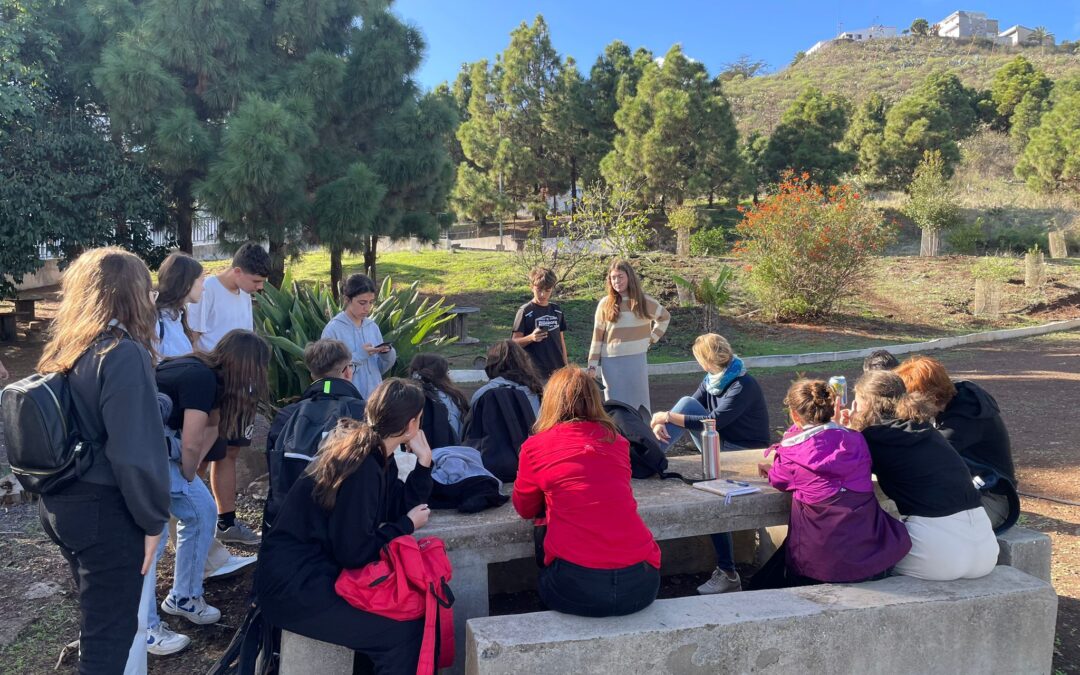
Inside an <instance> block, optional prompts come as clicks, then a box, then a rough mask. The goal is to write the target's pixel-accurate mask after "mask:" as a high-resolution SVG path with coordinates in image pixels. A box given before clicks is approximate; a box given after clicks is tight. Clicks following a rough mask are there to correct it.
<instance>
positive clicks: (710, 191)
mask: <svg viewBox="0 0 1080 675" xmlns="http://www.w3.org/2000/svg"><path fill="white" fill-rule="evenodd" d="M713 195H714V192H713V191H712V190H709V208H710V209H711V208H712V205H713Z"/></svg>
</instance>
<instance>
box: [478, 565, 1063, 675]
mask: <svg viewBox="0 0 1080 675" xmlns="http://www.w3.org/2000/svg"><path fill="white" fill-rule="evenodd" d="M1056 619H1057V596H1056V595H1055V593H1054V589H1053V588H1052V587H1051V586H1050V585H1049V584H1048V583H1046V582H1045V581H1042V580H1040V579H1036V578H1035V577H1032V576H1031V575H1028V574H1025V573H1024V572H1021V571H1020V570H1017V569H1014V568H1011V567H1005V566H999V567H997V568H996V569H995V570H994V571H993V572H991V573H990V574H989V575H988V576H985V577H983V578H981V579H963V580H959V581H947V582H940V581H937V582H935V581H922V580H920V579H914V578H912V577H891V578H889V579H883V580H881V581H874V582H868V583H863V584H835V585H834V584H826V585H822V586H807V587H803V588H791V589H783V590H770V591H756V592H749V593H731V594H724V595H708V596H694V597H686V598H673V599H670V600H657V601H656V602H654V603H653V604H652V605H650V606H649V607H647V608H646V609H644V610H642V611H640V612H638V613H636V614H633V615H630V616H624V617H611V618H606V619H589V618H584V617H577V616H570V615H567V614H560V613H558V612H535V613H532V614H516V615H508V616H494V617H486V618H476V619H472V620H471V621H469V623H468V654H467V656H466V672H467V673H469V675H511V674H513V675H517V674H518V673H575V674H578V673H581V674H591V673H596V674H598V675H599V674H601V673H603V674H607V673H619V674H620V675H623V674H634V673H643V674H644V673H678V674H679V675H692V674H699V673H700V674H701V675H705V674H709V675H712V674H713V673H752V672H768V673H797V674H799V675H802V674H804V673H950V674H951V673H1048V672H1051V671H1052V666H1051V664H1052V661H1053V653H1054V627H1055V622H1056Z"/></svg>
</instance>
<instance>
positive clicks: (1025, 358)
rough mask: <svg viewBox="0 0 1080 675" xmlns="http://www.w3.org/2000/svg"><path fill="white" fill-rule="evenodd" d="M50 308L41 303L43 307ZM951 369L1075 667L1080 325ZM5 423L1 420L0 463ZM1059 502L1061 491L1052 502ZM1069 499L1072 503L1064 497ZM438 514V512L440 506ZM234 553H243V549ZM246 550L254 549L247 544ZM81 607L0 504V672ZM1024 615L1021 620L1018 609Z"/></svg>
mask: <svg viewBox="0 0 1080 675" xmlns="http://www.w3.org/2000/svg"><path fill="white" fill-rule="evenodd" d="M47 311H48V310H47V309H46V312H47ZM30 337H31V339H30V340H22V341H20V342H17V343H15V344H14V345H0V359H2V360H3V362H4V363H5V364H6V365H7V367H8V369H9V370H10V371H12V376H13V377H16V378H17V377H21V376H24V375H27V374H29V373H30V372H31V371H32V368H33V364H34V362H35V361H36V359H37V356H38V353H39V351H40V341H39V340H37V339H34V338H35V337H36V336H30ZM934 356H936V357H937V358H940V359H941V360H942V361H944V362H945V364H946V365H947V366H948V368H949V369H950V372H951V373H952V374H953V375H954V377H956V378H962V379H971V380H975V381H977V382H979V383H980V384H981V385H983V386H984V387H985V388H986V389H987V390H989V391H990V392H991V393H992V394H993V395H994V396H995V397H996V398H997V399H998V401H999V403H1000V405H1001V408H1002V412H1003V415H1004V417H1005V420H1006V423H1007V424H1008V426H1009V430H1010V436H1011V439H1012V443H1013V454H1014V457H1015V460H1016V464H1017V467H1018V472H1019V481H1020V490H1021V492H1022V493H1024V494H1025V495H1026V496H1025V497H1024V498H1023V500H1022V504H1023V516H1022V520H1021V524H1022V525H1024V526H1025V527H1029V528H1032V529H1036V530H1039V531H1041V532H1045V533H1047V534H1048V535H1049V536H1050V537H1051V539H1052V540H1053V551H1054V552H1053V568H1052V575H1053V583H1054V587H1055V589H1056V590H1057V592H1058V595H1059V612H1058V626H1057V639H1056V643H1055V655H1054V668H1055V671H1056V672H1058V673H1080V639H1078V632H1080V506H1078V505H1076V502H1078V501H1080V461H1078V456H1077V450H1076V446H1075V443H1074V439H1075V438H1077V437H1078V436H1080V419H1078V418H1077V416H1076V415H1075V414H1074V410H1075V402H1076V401H1077V400H1080V369H1078V367H1077V366H1078V364H1080V360H1078V357H1080V333H1076V332H1072V333H1061V334H1055V335H1050V336H1044V337H1042V338H1032V339H1026V340H1015V341H1009V342H999V343H990V344H985V345H976V346H973V347H969V348H964V349H956V350H950V351H946V352H937V353H935V354H934ZM837 366H839V367H829V366H809V367H806V368H805V369H804V370H802V371H801V373H802V374H804V375H806V376H828V375H833V374H844V375H846V376H847V377H848V381H849V382H854V381H855V379H856V378H857V376H858V374H859V372H858V368H859V364H856V363H844V364H837ZM756 375H757V376H758V378H759V380H760V381H761V383H762V386H763V388H764V390H765V392H766V395H767V397H768V400H769V406H770V412H771V414H772V420H773V426H774V428H775V429H776V430H777V435H778V434H779V432H780V430H781V429H782V427H783V426H784V425H783V423H782V422H783V416H782V415H783V410H782V404H781V399H782V398H783V395H784V392H785V390H786V388H787V385H788V383H789V382H790V381H791V380H792V379H793V378H794V377H796V376H797V374H796V373H795V371H793V370H790V369H789V370H784V371H775V370H774V371H767V372H759V373H756ZM698 379H699V378H698V377H697V376H692V375H691V376H671V377H664V378H656V379H655V380H654V382H653V402H654V407H655V408H657V409H663V408H665V407H668V406H670V404H672V403H673V402H674V401H676V400H677V399H678V398H679V397H680V396H682V395H685V394H688V393H690V392H691V391H692V389H693V388H694V386H695V385H696V383H697V381H698ZM2 443H3V430H2V429H0V461H2V458H3V451H2ZM1055 500H1057V501H1055ZM1069 502H1072V503H1069ZM239 512H240V515H241V517H243V518H245V519H247V520H248V521H249V522H256V521H257V514H258V513H260V512H261V503H260V502H259V501H258V499H257V498H255V497H253V496H248V495H245V496H242V497H241V499H240V504H239ZM436 517H437V516H436ZM235 552H237V553H242V552H244V551H243V549H242V548H237V549H235ZM249 553H250V551H249ZM171 568H172V559H171V555H170V554H166V558H164V559H163V560H162V562H161V564H160V565H159V580H158V597H159V598H161V597H163V596H164V594H165V593H166V592H167V589H168V587H169V584H170V582H171ZM699 582H700V580H699V579H696V578H693V577H692V576H688V575H679V576H678V577H673V578H669V579H668V580H666V581H665V588H664V590H663V592H662V595H663V596H666V597H668V596H672V595H685V594H688V593H692V592H693V591H692V589H693V587H694V586H696V584H697V583H699ZM250 583H251V574H250V572H247V573H244V574H241V575H239V576H236V577H234V578H232V579H228V580H223V581H217V582H209V583H208V584H207V589H206V594H207V600H208V601H209V602H210V603H211V604H213V605H215V606H217V607H219V608H220V609H221V610H222V613H223V619H222V621H221V622H220V623H219V624H217V625H214V626H200V627H196V626H191V625H182V626H181V625H178V624H179V622H180V621H182V620H175V621H174V623H173V627H174V628H178V629H180V630H182V632H184V633H186V634H187V635H189V636H191V637H192V639H193V642H194V644H193V646H192V647H191V648H189V649H188V650H185V651H184V652H182V653H180V654H177V655H174V656H169V657H151V660H150V672H152V673H170V674H171V673H177V674H179V673H185V674H186V673H192V672H205V671H206V670H207V669H208V667H209V666H210V665H211V664H212V663H213V661H214V660H215V659H216V657H217V655H219V654H220V652H221V651H222V650H223V649H224V647H225V645H226V644H227V643H228V640H229V638H230V637H231V634H232V632H233V630H234V629H235V628H236V626H237V625H238V624H239V622H240V621H241V620H242V619H243V615H244V607H245V600H246V595H247V592H248V589H249V588H250ZM493 604H494V605H495V606H496V607H500V608H502V610H503V611H521V610H522V608H523V607H524V608H528V606H529V600H528V598H495V599H494V600H493ZM77 620H78V613H77V606H76V603H75V599H74V595H73V586H72V582H71V579H70V574H69V573H68V571H67V568H66V565H65V564H64V562H63V560H62V558H61V557H60V555H59V553H58V551H57V550H56V548H55V547H54V546H53V545H52V543H51V542H49V541H48V539H47V538H46V537H45V536H44V535H43V534H42V532H41V528H40V525H39V524H38V522H37V518H36V507H35V506H34V505H32V504H21V505H14V506H8V507H3V508H0V664H3V665H2V666H0V671H3V672H5V673H7V672H10V673H39V672H45V671H49V670H52V669H53V666H54V664H56V662H57V658H58V656H59V655H60V653H61V650H62V648H63V646H64V645H65V644H67V643H68V642H70V641H72V640H74V639H75V637H76V636H77V631H78V626H77ZM1018 620H1020V619H1019V618H1018ZM74 663H75V658H74V657H73V656H72V655H70V654H69V655H68V656H67V657H66V658H65V659H64V661H63V663H62V664H61V666H60V668H59V672H73V670H74Z"/></svg>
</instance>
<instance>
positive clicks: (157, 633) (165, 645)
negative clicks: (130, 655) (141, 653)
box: [146, 621, 191, 656]
mask: <svg viewBox="0 0 1080 675" xmlns="http://www.w3.org/2000/svg"><path fill="white" fill-rule="evenodd" d="M189 644H191V638H189V637H188V636H186V635H181V634H180V633H174V632H173V631H171V630H169V626H168V625H167V624H166V623H165V622H164V621H162V622H161V623H159V624H158V625H157V626H155V627H154V628H147V629H146V651H147V652H148V653H150V654H153V655H154V656H168V655H169V654H175V653H176V652H178V651H181V650H183V649H184V648H186V647H187V646H188V645H189Z"/></svg>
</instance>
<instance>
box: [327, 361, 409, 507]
mask: <svg viewBox="0 0 1080 675" xmlns="http://www.w3.org/2000/svg"><path fill="white" fill-rule="evenodd" d="M423 410H424V392H423V390H422V389H421V388H420V387H419V386H417V385H416V384H414V383H412V382H409V381H407V380H402V379H399V378H396V377H392V378H390V379H387V380H383V382H382V383H381V384H380V385H379V386H378V387H375V391H373V392H371V396H369V397H368V400H367V405H366V406H365V409H364V421H363V422H360V421H358V420H354V419H350V418H347V417H343V418H341V419H340V420H338V423H337V426H336V427H334V430H333V431H331V432H330V434H329V435H327V437H326V438H325V439H324V440H323V442H322V443H321V444H320V446H319V454H318V455H316V457H315V460H314V461H313V462H312V463H311V464H310V465H308V471H307V473H308V475H310V476H311V477H312V478H313V479H314V481H315V487H314V488H313V489H312V491H311V496H312V498H313V499H314V500H315V502H316V503H317V504H318V505H319V506H321V507H322V508H323V509H325V510H327V511H330V510H333V508H334V504H335V503H336V502H337V493H338V490H340V489H341V485H342V484H343V483H344V482H345V480H346V479H348V477H349V476H351V475H352V474H353V473H354V472H355V471H356V470H357V469H359V468H360V465H361V464H363V463H364V460H365V459H367V457H368V455H370V454H371V453H373V452H374V453H381V452H383V450H384V448H383V441H384V440H385V439H387V438H393V437H394V436H397V435H399V434H401V433H403V432H404V431H405V428H406V426H408V424H409V422H410V421H411V420H413V419H415V418H416V417H417V416H419V415H420V413H422V412H423Z"/></svg>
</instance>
